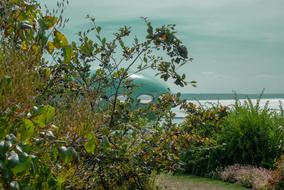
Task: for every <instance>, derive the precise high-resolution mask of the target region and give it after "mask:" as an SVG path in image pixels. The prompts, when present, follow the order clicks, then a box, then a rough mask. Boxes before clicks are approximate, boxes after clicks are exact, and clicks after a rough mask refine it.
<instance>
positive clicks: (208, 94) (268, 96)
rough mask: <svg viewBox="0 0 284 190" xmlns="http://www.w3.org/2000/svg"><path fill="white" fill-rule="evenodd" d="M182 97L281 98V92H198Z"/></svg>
mask: <svg viewBox="0 0 284 190" xmlns="http://www.w3.org/2000/svg"><path fill="white" fill-rule="evenodd" d="M181 98H182V99H186V100H232V99H236V98H237V99H247V98H250V99H259V98H261V99H283V98H284V93H283V94H280V93H279V94H276V93H271V94H262V95H260V94H233V93H200V94H190V93H183V94H181Z"/></svg>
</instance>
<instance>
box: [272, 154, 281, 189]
mask: <svg viewBox="0 0 284 190" xmlns="http://www.w3.org/2000/svg"><path fill="white" fill-rule="evenodd" d="M269 187H270V188H271V189H273V190H280V189H283V188H284V156H283V155H282V156H281V158H280V159H279V160H277V162H276V163H275V170H274V171H273V173H272V179H271V180H270V182H269Z"/></svg>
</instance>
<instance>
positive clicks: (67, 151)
mask: <svg viewBox="0 0 284 190" xmlns="http://www.w3.org/2000/svg"><path fill="white" fill-rule="evenodd" d="M58 152H59V157H60V158H61V160H62V161H63V163H65V164H68V163H69V162H71V161H72V160H73V159H74V157H75V156H76V155H77V152H76V151H75V149H74V148H73V147H68V148H67V147H66V146H61V147H59V149H58Z"/></svg>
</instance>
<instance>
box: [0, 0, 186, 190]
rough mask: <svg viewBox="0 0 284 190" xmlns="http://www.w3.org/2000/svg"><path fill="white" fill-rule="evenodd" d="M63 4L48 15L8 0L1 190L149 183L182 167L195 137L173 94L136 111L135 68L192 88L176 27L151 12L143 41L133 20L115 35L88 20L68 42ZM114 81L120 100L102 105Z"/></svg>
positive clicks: (0, 49)
mask: <svg viewBox="0 0 284 190" xmlns="http://www.w3.org/2000/svg"><path fill="white" fill-rule="evenodd" d="M67 2H68V1H67ZM65 4H66V1H64V0H63V1H62V2H59V3H58V8H59V11H58V10H54V11H52V12H50V11H48V10H47V11H46V14H43V13H42V12H41V8H40V6H39V4H38V3H37V2H36V1H33V0H31V1H24V0H17V1H9V0H4V1H1V3H0V10H1V13H0V35H1V39H0V40H1V43H0V129H1V130H0V169H1V170H0V189H2V188H4V189H26V188H27V189H110V190H111V189H151V188H152V183H153V176H155V174H156V173H158V172H162V171H175V170H176V169H177V163H178V161H179V157H178V156H179V151H178V150H180V149H182V148H183V147H184V146H185V144H184V141H185V140H187V136H186V134H183V133H182V131H181V130H180V129H179V128H178V127H177V126H176V125H174V124H173V122H172V120H173V115H174V114H173V113H172V112H171V107H172V106H173V105H178V104H180V101H179V100H178V97H177V96H175V95H171V94H165V95H163V96H161V97H160V98H159V101H158V103H157V104H153V105H149V106H145V107H141V108H139V109H132V107H131V104H132V102H133V100H132V99H131V96H130V95H131V93H132V92H133V90H135V88H134V87H133V85H132V83H131V81H130V80H129V71H130V69H133V70H134V71H133V72H135V73H136V72H140V71H143V70H145V69H147V68H151V69H153V70H154V71H155V72H156V73H157V75H158V76H160V77H161V78H162V79H164V80H168V79H170V78H172V79H173V80H174V83H175V84H176V85H179V86H184V85H186V84H187V82H186V80H185V75H184V74H182V75H180V74H179V73H177V72H176V68H177V65H183V64H185V63H187V62H188V61H189V60H190V59H189V58H188V53H187V49H186V47H184V46H183V44H182V42H181V41H180V40H179V39H178V38H177V37H176V35H175V34H176V32H175V29H174V27H175V26H174V25H165V26H161V27H158V28H153V26H152V25H151V23H150V22H149V21H148V20H147V19H144V21H145V23H146V30H147V32H146V37H145V40H144V41H141V42H140V41H139V40H138V39H137V38H136V39H134V42H133V43H132V44H131V45H128V43H126V42H125V38H127V37H128V36H129V35H130V29H129V28H128V27H122V28H120V29H119V31H118V32H116V33H115V34H114V36H113V39H111V40H107V39H106V38H104V37H103V36H102V35H101V27H100V26H97V24H96V23H95V19H94V18H89V19H90V21H91V23H92V24H93V27H92V28H90V29H89V30H87V31H82V32H79V33H78V35H79V40H78V41H79V42H78V43H75V42H72V43H70V42H69V41H68V39H67V37H66V36H65V35H64V34H63V33H61V32H60V29H61V27H62V26H64V25H65V24H66V22H67V21H66V20H64V19H63V17H62V15H61V13H62V12H63V10H64V7H65ZM56 13H60V15H54V14H56ZM90 32H93V33H95V35H94V36H95V39H91V38H89V37H88V35H89V33H90ZM162 51H163V52H162ZM160 55H163V56H160ZM46 57H50V59H46ZM137 61H141V62H139V63H137ZM122 62H125V65H126V66H125V68H124V67H123V66H122V65H123V64H121V63H122ZM91 64H97V66H98V67H97V70H96V74H95V75H91V72H90V67H91ZM136 66H137V68H136V69H134V68H133V67H136ZM110 88H113V89H114V94H115V96H114V99H113V100H110V99H108V101H105V105H102V103H101V102H102V99H103V98H105V97H107V95H108V94H107V92H106V91H107V90H108V89H110ZM121 89H123V90H125V91H124V92H125V94H126V95H128V97H129V98H127V100H126V101H125V102H120V101H118V99H117V96H118V92H119V91H120V90H121ZM149 113H152V114H154V115H155V117H154V118H155V119H156V120H155V121H153V122H152V123H149V122H148V120H147V117H143V116H147V115H149ZM162 119H164V120H163V122H162ZM54 124H56V125H54Z"/></svg>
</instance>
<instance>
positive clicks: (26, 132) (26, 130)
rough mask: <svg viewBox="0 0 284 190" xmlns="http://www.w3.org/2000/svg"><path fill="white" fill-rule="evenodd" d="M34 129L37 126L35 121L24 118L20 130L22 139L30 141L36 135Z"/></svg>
mask: <svg viewBox="0 0 284 190" xmlns="http://www.w3.org/2000/svg"><path fill="white" fill-rule="evenodd" d="M34 131H35V126H34V124H33V122H32V121H31V120H29V119H24V120H23V124H22V127H21V130H20V135H21V140H22V141H24V142H26V141H28V140H29V139H30V138H31V137H32V136H33V135H34Z"/></svg>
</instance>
